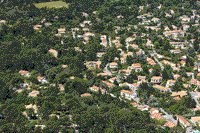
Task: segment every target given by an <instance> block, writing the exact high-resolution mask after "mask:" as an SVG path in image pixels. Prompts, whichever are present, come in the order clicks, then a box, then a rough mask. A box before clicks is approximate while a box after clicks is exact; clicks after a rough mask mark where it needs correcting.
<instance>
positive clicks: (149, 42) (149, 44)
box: [145, 39, 154, 47]
mask: <svg viewBox="0 0 200 133" xmlns="http://www.w3.org/2000/svg"><path fill="white" fill-rule="evenodd" d="M145 45H146V46H147V47H153V46H154V44H153V43H152V42H151V40H149V39H147V43H146V44H145Z"/></svg>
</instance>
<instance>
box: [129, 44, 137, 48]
mask: <svg viewBox="0 0 200 133" xmlns="http://www.w3.org/2000/svg"><path fill="white" fill-rule="evenodd" d="M130 46H131V47H132V48H134V49H138V48H139V47H138V45H136V44H131V45H130Z"/></svg>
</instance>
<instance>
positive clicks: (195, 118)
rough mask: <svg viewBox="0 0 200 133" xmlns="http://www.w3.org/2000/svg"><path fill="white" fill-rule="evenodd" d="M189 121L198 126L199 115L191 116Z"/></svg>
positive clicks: (199, 122)
mask: <svg viewBox="0 0 200 133" xmlns="http://www.w3.org/2000/svg"><path fill="white" fill-rule="evenodd" d="M190 121H191V123H192V124H194V126H200V116H196V117H191V119H190Z"/></svg>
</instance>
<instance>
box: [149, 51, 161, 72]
mask: <svg viewBox="0 0 200 133" xmlns="http://www.w3.org/2000/svg"><path fill="white" fill-rule="evenodd" d="M150 55H151V57H153V58H154V60H155V61H156V62H157V63H158V64H159V65H160V67H161V70H162V71H163V70H164V66H163V64H162V63H161V62H160V61H159V60H158V59H157V58H156V57H155V55H157V53H156V51H155V50H153V52H152V53H150Z"/></svg>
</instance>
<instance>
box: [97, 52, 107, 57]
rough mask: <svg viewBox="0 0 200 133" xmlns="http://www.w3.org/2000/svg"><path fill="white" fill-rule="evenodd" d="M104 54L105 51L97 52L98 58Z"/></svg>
mask: <svg viewBox="0 0 200 133" xmlns="http://www.w3.org/2000/svg"><path fill="white" fill-rule="evenodd" d="M104 54H105V52H98V53H97V57H98V58H102V57H103V55H104Z"/></svg>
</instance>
